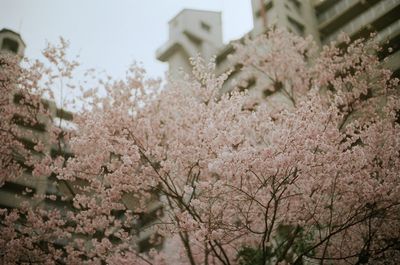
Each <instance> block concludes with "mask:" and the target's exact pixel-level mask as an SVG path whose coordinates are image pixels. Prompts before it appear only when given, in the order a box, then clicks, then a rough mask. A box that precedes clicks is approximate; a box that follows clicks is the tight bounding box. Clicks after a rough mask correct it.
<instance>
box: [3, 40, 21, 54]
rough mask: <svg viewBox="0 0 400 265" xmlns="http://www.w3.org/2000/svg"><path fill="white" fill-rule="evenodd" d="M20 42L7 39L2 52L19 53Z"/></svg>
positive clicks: (4, 41)
mask: <svg viewBox="0 0 400 265" xmlns="http://www.w3.org/2000/svg"><path fill="white" fill-rule="evenodd" d="M18 46H19V45H18V42H16V41H15V40H12V39H8V38H5V39H4V40H3V44H2V45H1V49H2V50H6V51H10V52H12V53H18Z"/></svg>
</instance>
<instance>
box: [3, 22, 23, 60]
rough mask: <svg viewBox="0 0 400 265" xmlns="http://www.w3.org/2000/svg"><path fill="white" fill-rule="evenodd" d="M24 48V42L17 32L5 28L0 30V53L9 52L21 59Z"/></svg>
mask: <svg viewBox="0 0 400 265" xmlns="http://www.w3.org/2000/svg"><path fill="white" fill-rule="evenodd" d="M25 47H26V46H25V42H24V41H23V40H22V38H21V36H20V35H19V34H18V33H17V32H15V31H12V30H10V29H6V28H3V29H2V30H0V52H9V53H12V54H16V55H18V56H20V57H21V58H22V57H23V56H24V52H25Z"/></svg>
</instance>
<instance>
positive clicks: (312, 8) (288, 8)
mask: <svg viewBox="0 0 400 265" xmlns="http://www.w3.org/2000/svg"><path fill="white" fill-rule="evenodd" d="M251 4H252V14H253V29H252V30H251V31H250V32H248V33H247V34H245V36H248V37H250V38H252V37H255V36H257V35H259V34H262V33H263V32H264V31H265V30H266V29H267V28H268V27H271V26H277V27H282V28H286V29H287V30H289V31H291V32H293V33H296V34H298V35H301V36H308V35H311V36H313V38H314V40H315V41H316V42H317V43H318V44H320V45H324V44H327V43H329V42H330V41H332V40H335V39H336V38H337V36H338V34H339V33H340V32H345V33H347V34H348V35H349V36H350V37H351V38H352V39H357V38H361V37H369V35H370V33H372V32H375V33H377V35H376V37H375V38H376V39H377V40H378V41H379V42H380V43H381V44H382V46H383V50H382V52H381V53H380V54H379V56H380V58H381V59H384V58H387V59H386V60H387V61H386V66H387V67H388V68H390V69H391V70H392V71H393V72H394V75H395V76H399V75H400V52H399V46H400V1H399V0H251ZM194 13H196V14H197V15H196V16H193V15H192V14H194ZM211 17H213V19H210V18H211ZM175 21H178V22H175ZM220 21H221V14H220V13H216V12H210V11H199V10H190V9H185V10H183V11H181V12H180V13H179V14H177V15H176V17H174V18H173V19H172V20H171V21H170V23H169V30H170V35H169V40H168V41H167V44H165V45H163V46H162V47H161V48H160V49H158V50H157V52H156V57H157V59H159V60H160V61H162V62H167V63H168V64H169V68H170V70H171V71H172V72H176V71H177V69H179V68H181V69H183V70H184V71H185V72H190V69H191V68H190V64H189V61H188V58H189V57H191V56H193V55H196V54H198V53H200V54H202V55H203V56H204V57H205V58H209V57H210V54H209V52H210V51H214V54H215V55H216V63H217V72H218V73H222V72H223V71H226V70H227V69H229V68H232V67H233V68H234V69H235V70H238V68H237V67H235V62H231V61H229V60H227V57H228V55H229V54H231V53H232V52H234V49H233V47H232V45H231V44H230V43H228V44H222V45H221V42H220V41H219V40H220V39H221V36H218V34H221V24H220ZM204 23H206V24H207V25H208V26H207V27H202V24H204ZM171 32H173V33H174V34H171ZM192 35H193V36H197V38H191V37H190V36H192ZM245 36H244V37H245ZM182 39H185V41H182ZM208 43H212V44H213V45H212V47H213V48H212V49H211V50H207V53H205V52H204V50H203V49H204V47H206V45H208ZM165 47H174V48H169V49H168V48H165ZM389 47H390V49H388V48H389ZM238 72H239V71H238ZM236 74H237V73H235V75H236ZM238 74H240V73H238ZM235 75H233V76H235ZM236 77H237V76H236ZM227 82H228V83H227V84H229V82H230V80H228V81H227ZM248 83H249V87H250V86H257V82H256V80H250V81H249V82H248ZM260 96H261V95H260Z"/></svg>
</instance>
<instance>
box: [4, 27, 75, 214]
mask: <svg viewBox="0 0 400 265" xmlns="http://www.w3.org/2000/svg"><path fill="white" fill-rule="evenodd" d="M0 45H1V46H0V47H1V49H0V53H11V54H14V55H17V56H19V57H20V58H21V59H22V58H23V56H24V51H25V48H26V45H25V43H24V41H23V39H22V38H21V36H20V34H18V33H17V32H14V31H12V30H9V29H2V30H0ZM21 99H22V95H21V94H20V93H18V89H17V90H16V93H15V94H14V95H13V96H12V98H11V99H10V100H12V101H13V102H14V104H24V103H21V102H22V101H21ZM42 103H43V105H44V106H45V107H46V108H47V109H48V110H49V111H50V113H51V118H50V119H49V118H48V117H41V118H40V123H38V124H35V125H32V124H27V123H26V122H24V118H23V117H21V116H20V115H18V114H15V116H14V122H15V123H16V124H17V125H18V126H19V128H20V129H21V130H20V131H21V135H20V138H19V139H18V140H19V141H20V142H21V143H22V144H23V145H24V146H25V147H27V148H28V149H30V150H31V152H32V153H33V154H34V156H35V157H36V158H37V159H41V157H43V155H44V154H41V153H39V152H35V151H34V146H35V144H36V143H35V142H36V141H38V140H40V141H41V142H43V143H46V142H48V138H49V137H48V127H49V126H50V125H51V123H52V122H55V121H58V122H59V121H60V120H62V121H63V123H64V124H65V123H69V122H70V121H71V120H72V113H71V112H68V111H65V110H63V109H60V108H57V106H56V104H55V103H54V102H52V101H49V100H45V99H43V100H42ZM59 124H60V123H59ZM45 153H46V154H48V155H50V156H52V157H55V156H57V155H59V154H60V153H62V154H64V155H65V156H70V155H71V154H69V153H68V151H67V150H59V147H58V146H54V145H51V144H46V148H45ZM17 160H18V157H17ZM19 162H20V163H21V165H22V166H23V168H24V169H25V170H24V173H23V174H22V175H21V176H19V177H17V178H16V179H15V180H13V181H6V182H5V184H4V185H3V186H2V187H1V188H0V208H15V207H19V205H20V203H21V202H23V201H29V202H30V203H31V204H32V205H33V206H37V205H41V206H44V207H53V206H56V207H60V206H61V205H64V206H65V205H67V202H65V201H62V200H61V195H64V196H65V195H66V194H67V193H66V191H67V190H68V187H67V185H68V184H67V183H57V182H56V178H55V177H54V176H50V177H44V176H43V177H38V178H34V177H33V176H32V168H31V167H29V166H26V165H24V162H23V161H19ZM37 195H39V196H37ZM44 195H56V197H57V199H56V200H54V201H53V200H47V199H39V197H45V196H44Z"/></svg>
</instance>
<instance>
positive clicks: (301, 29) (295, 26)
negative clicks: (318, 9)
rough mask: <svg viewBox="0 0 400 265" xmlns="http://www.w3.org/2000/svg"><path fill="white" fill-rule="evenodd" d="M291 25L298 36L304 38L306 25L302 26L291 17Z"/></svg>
mask: <svg viewBox="0 0 400 265" xmlns="http://www.w3.org/2000/svg"><path fill="white" fill-rule="evenodd" d="M287 18H288V21H289V24H290V25H291V26H292V28H293V29H294V30H295V31H296V33H297V34H299V35H300V36H304V25H303V24H301V23H300V22H297V21H296V20H294V19H293V18H291V17H289V16H288V17H287Z"/></svg>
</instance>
